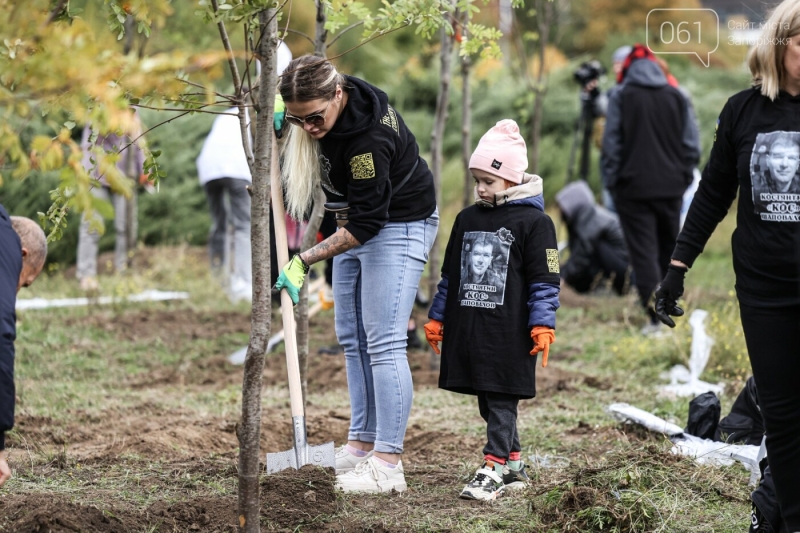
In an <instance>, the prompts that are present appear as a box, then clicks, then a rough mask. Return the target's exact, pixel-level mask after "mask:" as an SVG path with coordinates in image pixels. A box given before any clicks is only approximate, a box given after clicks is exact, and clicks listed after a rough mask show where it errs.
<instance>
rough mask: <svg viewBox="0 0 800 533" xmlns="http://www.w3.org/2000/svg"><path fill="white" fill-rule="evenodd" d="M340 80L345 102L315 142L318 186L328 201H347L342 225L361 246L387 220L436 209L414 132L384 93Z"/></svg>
mask: <svg viewBox="0 0 800 533" xmlns="http://www.w3.org/2000/svg"><path fill="white" fill-rule="evenodd" d="M345 78H346V84H347V86H346V87H345V89H346V90H347V95H348V100H347V105H346V106H345V107H344V110H343V111H342V114H341V115H340V116H339V118H338V119H337V120H336V124H334V126H333V128H331V130H330V131H329V132H328V133H327V134H326V135H325V136H324V137H323V138H322V139H321V140H320V146H321V148H322V153H321V155H320V159H321V164H322V187H323V189H324V190H325V196H326V197H327V199H328V201H330V202H343V201H347V202H348V203H349V205H350V210H349V212H348V223H347V225H346V226H345V228H347V230H348V231H349V232H350V233H351V234H352V235H353V237H355V238H356V239H357V240H358V242H360V243H361V244H364V243H365V242H367V241H368V240H370V239H371V238H372V237H374V236H375V235H377V234H378V232H380V230H381V228H383V226H384V225H386V223H387V222H390V221H391V222H411V221H415V220H422V219H424V218H427V217H429V216H430V215H431V214H432V213H433V211H434V210H435V209H436V192H435V189H434V185H433V175H432V174H431V171H430V170H429V169H428V164H427V163H426V162H425V160H424V159H422V158H421V157H420V156H419V147H418V146H417V141H416V139H415V138H414V135H413V134H412V133H411V131H409V129H408V128H407V127H406V125H405V122H403V119H402V117H401V116H400V115H399V114H398V113H397V111H395V110H394V109H393V108H392V107H391V106H390V105H389V98H388V97H387V96H386V93H384V92H383V91H381V90H380V89H378V88H377V87H374V86H372V85H370V84H369V83H367V82H365V81H363V80H360V79H358V78H354V77H352V76H345ZM415 165H416V168H415ZM409 174H410V178H409V179H408V180H407V181H406V183H405V184H404V185H403V186H402V188H401V189H400V190H399V191H397V192H394V189H396V188H397V186H398V185H399V184H400V183H401V182H402V181H403V179H404V178H405V177H406V176H408V175H409Z"/></svg>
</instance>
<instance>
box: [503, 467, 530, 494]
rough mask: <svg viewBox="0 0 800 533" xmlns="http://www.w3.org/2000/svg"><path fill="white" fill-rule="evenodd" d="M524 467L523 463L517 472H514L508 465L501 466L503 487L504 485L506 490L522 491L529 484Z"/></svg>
mask: <svg viewBox="0 0 800 533" xmlns="http://www.w3.org/2000/svg"><path fill="white" fill-rule="evenodd" d="M525 466H526V465H525V463H522V466H520V467H519V470H514V469H512V468H510V467H509V466H508V465H504V466H503V485H505V487H506V488H507V489H511V490H517V489H524V488H525V487H527V486H528V485H529V484H530V482H531V478H529V477H528V474H527V473H526V472H525Z"/></svg>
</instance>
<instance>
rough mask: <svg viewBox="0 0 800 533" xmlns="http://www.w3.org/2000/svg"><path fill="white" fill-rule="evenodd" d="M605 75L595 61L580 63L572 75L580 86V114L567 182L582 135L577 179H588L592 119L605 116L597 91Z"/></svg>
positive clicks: (601, 95)
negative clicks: (601, 78)
mask: <svg viewBox="0 0 800 533" xmlns="http://www.w3.org/2000/svg"><path fill="white" fill-rule="evenodd" d="M605 73H606V69H605V68H604V67H603V65H602V64H601V63H600V62H599V61H597V60H596V59H595V60H592V61H587V62H585V63H581V66H580V67H578V69H577V70H576V71H575V72H573V73H572V76H573V78H574V79H575V81H576V82H578V84H579V85H580V86H581V94H580V99H581V114H580V115H579V116H578V121H577V122H576V123H575V136H574V137H573V139H572V148H571V149H570V154H569V164H568V166H567V182H571V181H572V177H573V172H574V168H575V152H576V150H577V147H578V138H579V137H580V136H581V133H583V139H582V141H581V166H580V174H579V176H578V177H579V178H580V179H582V180H584V181H586V180H587V179H588V177H589V150H590V148H591V147H590V144H589V143H590V141H591V138H592V130H593V128H594V119H596V118H597V117H601V116H603V115H605V112H606V99H605V97H604V95H603V94H602V93H601V92H600V89H598V87H597V86H598V84H599V82H600V77H601V76H603V75H604V74H605Z"/></svg>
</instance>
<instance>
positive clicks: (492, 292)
mask: <svg viewBox="0 0 800 533" xmlns="http://www.w3.org/2000/svg"><path fill="white" fill-rule="evenodd" d="M512 242H514V236H513V235H511V231H509V230H507V229H506V228H501V229H499V230H497V231H496V232H494V233H488V232H484V231H470V232H467V233H465V234H464V241H463V245H462V248H461V286H460V287H459V293H458V297H459V301H460V302H461V305H462V306H466V307H485V308H489V309H494V308H495V307H496V306H498V305H503V300H504V297H505V288H506V277H507V275H508V257H509V254H510V251H511V243H512Z"/></svg>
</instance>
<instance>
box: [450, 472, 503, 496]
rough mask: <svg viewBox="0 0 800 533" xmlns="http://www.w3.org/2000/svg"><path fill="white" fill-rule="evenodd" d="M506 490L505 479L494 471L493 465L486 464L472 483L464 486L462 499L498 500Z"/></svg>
mask: <svg viewBox="0 0 800 533" xmlns="http://www.w3.org/2000/svg"><path fill="white" fill-rule="evenodd" d="M504 488H505V486H504V485H503V478H501V477H500V475H499V474H498V473H497V472H495V471H494V469H493V468H492V467H491V465H488V464H486V463H484V464H483V466H482V467H480V468H479V469H478V470H477V471H476V472H475V476H474V477H473V478H472V479H471V480H470V482H469V483H467V484H466V485H465V486H464V490H462V491H461V495H460V497H461V498H464V499H465V500H484V501H491V500H496V499H497V498H498V496H500V495H502V494H503V490H504Z"/></svg>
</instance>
